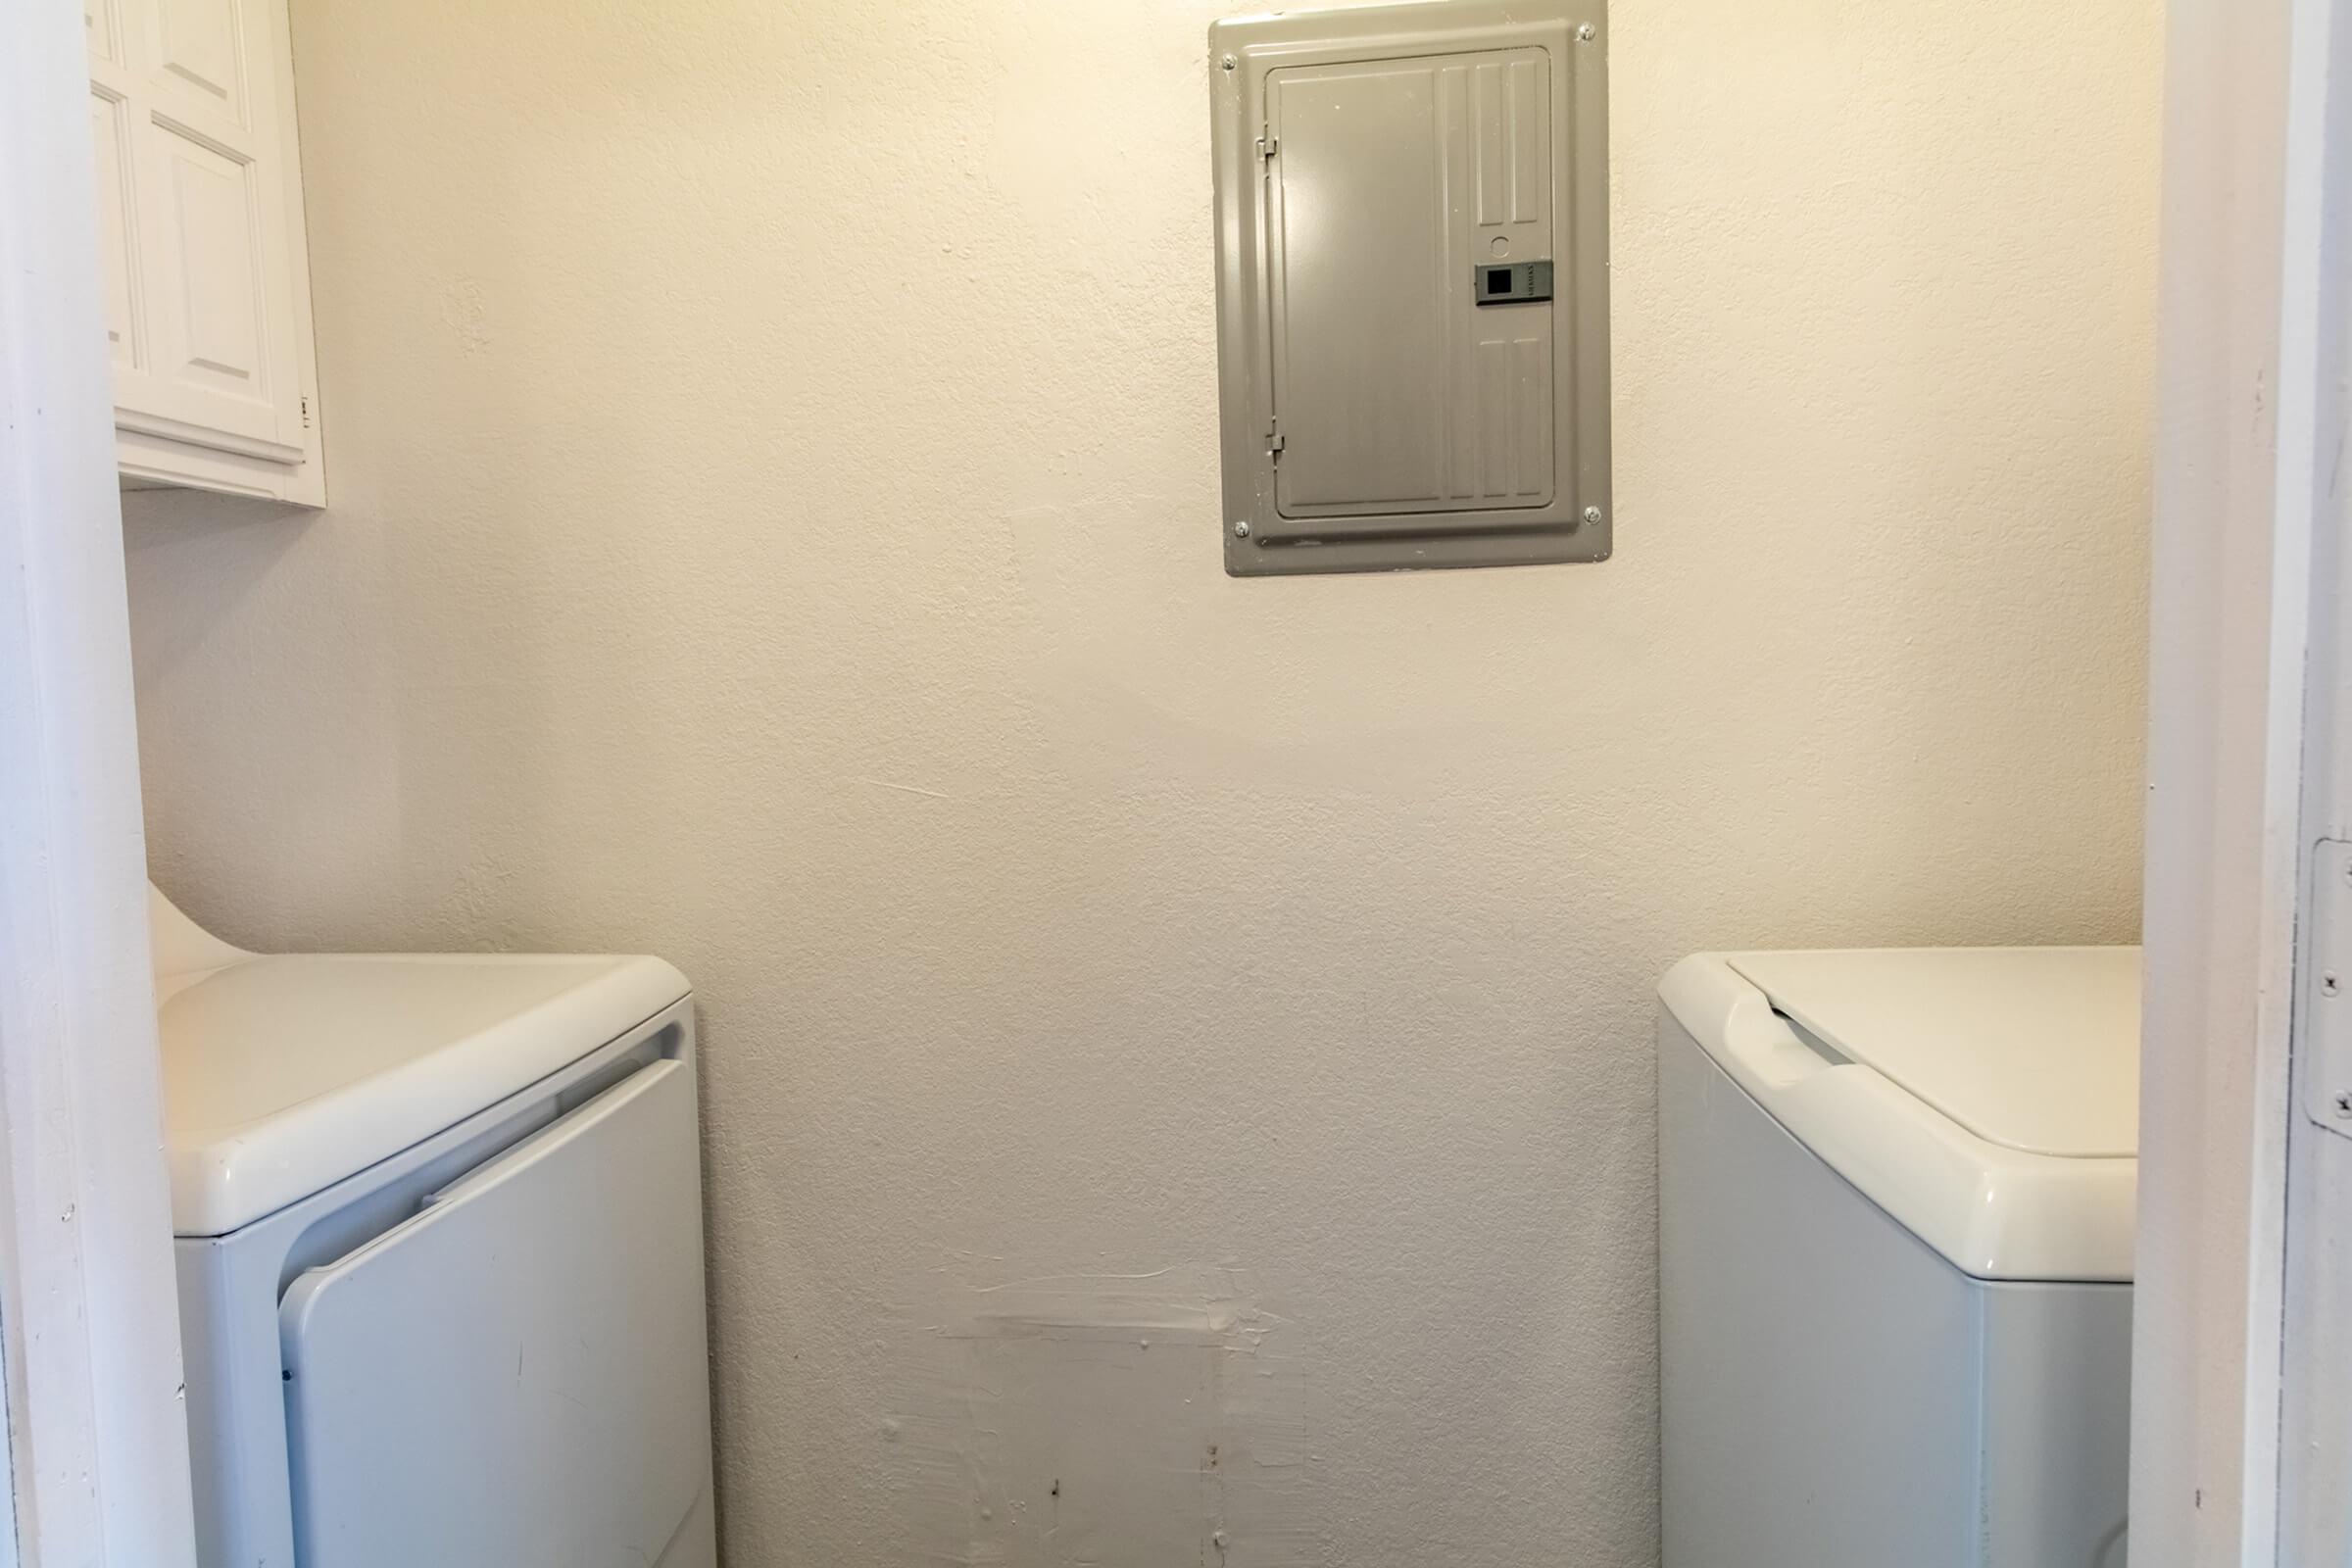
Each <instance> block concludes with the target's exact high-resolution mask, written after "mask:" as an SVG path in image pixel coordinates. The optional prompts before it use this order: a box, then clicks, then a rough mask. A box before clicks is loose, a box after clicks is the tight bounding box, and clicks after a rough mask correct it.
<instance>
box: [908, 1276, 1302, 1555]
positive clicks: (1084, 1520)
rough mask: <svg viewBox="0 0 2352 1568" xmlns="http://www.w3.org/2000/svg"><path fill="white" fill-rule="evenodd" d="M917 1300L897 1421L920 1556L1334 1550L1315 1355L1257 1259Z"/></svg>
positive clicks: (985, 1283)
mask: <svg viewBox="0 0 2352 1568" xmlns="http://www.w3.org/2000/svg"><path fill="white" fill-rule="evenodd" d="M926 1285H927V1299H920V1300H919V1303H918V1304H917V1305H916V1306H915V1307H913V1308H912V1309H911V1310H910V1311H909V1313H908V1324H909V1329H910V1331H911V1336H912V1338H913V1340H914V1341H915V1346H916V1349H917V1360H918V1364H920V1365H922V1366H924V1367H925V1368H926V1369H927V1370H926V1372H925V1373H924V1374H923V1382H922V1384H921V1386H920V1387H919V1388H918V1389H917V1391H916V1395H915V1397H914V1399H913V1400H912V1401H911V1403H910V1406H909V1408H907V1410H905V1411H904V1412H902V1413H901V1414H899V1415H898V1416H896V1417H894V1418H893V1419H892V1420H891V1421H890V1422H889V1423H888V1424H887V1425H886V1426H885V1428H884V1437H885V1439H886V1441H887V1442H888V1443H889V1445H890V1446H891V1450H892V1452H893V1453H894V1454H895V1455H896V1459H897V1463H896V1471H897V1473H896V1476H895V1481H896V1484H897V1487H898V1495H899V1496H900V1498H901V1499H902V1502H903V1504H904V1506H905V1507H906V1509H907V1523H908V1524H909V1525H910V1526H911V1527H912V1529H913V1531H914V1533H915V1536H916V1539H917V1540H918V1542H919V1544H920V1549H921V1552H922V1560H924V1561H926V1562H936V1563H943V1564H951V1565H955V1568H1122V1565H1130V1564H1148V1565H1152V1568H1163V1565H1167V1568H1173V1565H1179V1564H1201V1565H1203V1568H1304V1565H1305V1564H1308V1563H1310V1562H1314V1561H1318V1560H1320V1559H1319V1557H1318V1556H1317V1549H1318V1547H1317V1544H1318V1542H1319V1540H1320V1537H1319V1535H1318V1533H1317V1531H1316V1530H1315V1528H1314V1519H1313V1509H1312V1481H1313V1472H1314V1460H1313V1456H1312V1455H1311V1453H1310V1452H1309V1451H1308V1446H1307V1431H1306V1415H1305V1411H1306V1400H1305V1392H1306V1357H1305V1354H1304V1349H1303V1346H1302V1344H1301V1343H1300V1335H1299V1328H1298V1325H1296V1324H1295V1323H1292V1322H1290V1321H1289V1320H1287V1319H1284V1318H1281V1317H1278V1316H1276V1315H1275V1314H1273V1313H1271V1312H1268V1311H1266V1310H1264V1309H1263V1308H1262V1307H1260V1306H1259V1305H1258V1304H1257V1300H1256V1288H1255V1283H1254V1281H1253V1280H1252V1279H1251V1278H1250V1275H1249V1274H1248V1272H1247V1271H1245V1270H1242V1269H1239V1268H1235V1267H1231V1266H1220V1265H1196V1266H1185V1267H1173V1268H1165V1269H1159V1270H1154V1271H1152V1272H1150V1273H1144V1274H1108V1273H1105V1274H1081V1275H1066V1276H1057V1277H1053V1278H1045V1279H1020V1280H1004V1281H991V1280H989V1279H987V1278H986V1274H985V1264H984V1263H981V1262H980V1261H978V1260H959V1262H958V1263H957V1264H956V1265H952V1266H950V1267H948V1268H943V1269H941V1270H939V1271H937V1272H936V1273H935V1275H934V1276H933V1278H932V1279H931V1280H930V1281H928V1282H926Z"/></svg>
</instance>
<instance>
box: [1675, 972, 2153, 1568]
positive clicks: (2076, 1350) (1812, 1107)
mask: <svg viewBox="0 0 2352 1568" xmlns="http://www.w3.org/2000/svg"><path fill="white" fill-rule="evenodd" d="M1659 999H1660V1001H1661V1003H1662V1004H1663V1006H1662V1008H1661V1010H1660V1013H1659V1024H1658V1181H1659V1193H1658V1207H1659V1260H1658V1291H1659V1340H1660V1344H1659V1353H1660V1360H1661V1372H1662V1389H1661V1398H1660V1420H1661V1426H1662V1439H1663V1443H1662V1448H1663V1464H1662V1470H1663V1474H1662V1486H1663V1501H1662V1506H1663V1519H1662V1534H1663V1542H1662V1544H1663V1556H1664V1568H1898V1565H1899V1568H1995V1565H2003V1564H2013V1565H2017V1568H2060V1565H2065V1568H2122V1565H2123V1564H2124V1562H2125V1554H2126V1543H2125V1531H2124V1518H2125V1491H2126V1475H2127V1468H2128V1466H2127V1457H2128V1451H2129V1448H2128V1446H2129V1442H2130V1432H2131V1392H2130V1389H2131V1250H2132V1229H2133V1204H2134V1199H2135V1196H2136V1187H2137V1179H2138V1160H2137V1147H2138V1146H2137V1131H2138V1105H2139V1096H2138V1086H2139V953H2138V950H2137V949H2135V948H2005V949H1940V950H1899V949H1895V950H1884V951H1876V952H1842V953H1735V954H1705V955H1700V956H1696V957H1692V958H1686V959H1685V960H1683V962H1681V963H1679V964H1677V965H1676V966H1675V967H1674V969H1673V970H1672V971H1671V972H1669V973H1668V975H1667V976H1666V979H1665V982H1664V984H1663V985H1662V986H1661V987H1660V988H1659Z"/></svg>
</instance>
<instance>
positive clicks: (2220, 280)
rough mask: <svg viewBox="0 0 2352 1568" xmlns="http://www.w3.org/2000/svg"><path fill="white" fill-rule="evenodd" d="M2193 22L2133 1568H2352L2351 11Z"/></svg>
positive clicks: (2149, 888) (2274, 0) (2170, 185)
mask: <svg viewBox="0 0 2352 1568" xmlns="http://www.w3.org/2000/svg"><path fill="white" fill-rule="evenodd" d="M2171 21H2172V26H2171V37H2170V40H2169V45H2170V47H2169V58H2170V66H2169V78H2170V79H2169V82H2168V92H2167V109H2166V114H2167V122H2168V123H2167V126H2166V136H2165V144H2166V158H2165V194H2164V213H2165V232H2164V266H2163V279H2164V281H2163V286H2162V296H2161V297H2162V306H2161V318H2162V323H2161V335H2162V340H2163V341H2162V346H2161V347H2162V352H2161V355H2160V366H2161V369H2160V376H2161V381H2162V385H2161V388H2160V400H2159V406H2160V409H2161V416H2160V421H2159V429H2158V449H2157V467H2156V494H2155V515H2154V536H2153V545H2154V552H2153V554H2154V584H2153V593H2152V596H2151V604H2150V617H2151V636H2150V643H2151V655H2150V693H2149V697H2150V722H2149V763H2148V779H2149V801H2148V820H2147V882H2146V895H2145V897H2146V912H2145V919H2144V928H2143V940H2144V942H2145V945H2146V958H2147V982H2146V993H2145V1001H2146V1027H2145V1037H2144V1044H2143V1054H2142V1064H2141V1066H2142V1070H2141V1094H2140V1102H2141V1129H2140V1216H2139V1227H2140V1229H2139V1259H2138V1269H2137V1289H2136V1294H2135V1304H2134V1316H2135V1331H2134V1341H2135V1343H2134V1353H2133V1367H2132V1403H2133V1412H2132V1457H2131V1557H2132V1562H2133V1564H2134V1568H2225V1565H2227V1568H2240V1565H2247V1568H2251V1565H2263V1568H2271V1565H2280V1568H2302V1565H2306V1564H2308V1565H2311V1568H2320V1565H2322V1564H2329V1565H2340V1564H2342V1563H2344V1562H2345V1561H2346V1560H2347V1551H2348V1549H2352V1513H2348V1512H2347V1504H2348V1502H2352V1492H2347V1483H2348V1482H2352V1459H2348V1458H2347V1450H2348V1448H2352V1444H2348V1443H2347V1440H2348V1439H2352V1417H2348V1416H2347V1414H2346V1409H2347V1404H2346V1400H2345V1398H2344V1397H2343V1395H2342V1393H2341V1391H2342V1390H2344V1389H2346V1388H2348V1387H2352V1332H2347V1330H2346V1328H2345V1326H2344V1325H2342V1324H2341V1323H2339V1322H2337V1321H2335V1320H2336V1318H2337V1315H2338V1311H2337V1310H2336V1309H2332V1308H2336V1307H2338V1305H2339V1304H2340V1303H2342V1302H2344V1301H2346V1300H2352V1296H2347V1294H2346V1291H2345V1286H2346V1284H2347V1283H2352V1269H2347V1268H2346V1266H2345V1263H2344V1260H2343V1259H2342V1258H2341V1257H2339V1256H2338V1252H2339V1251H2340V1250H2341V1248H2342V1247H2343V1245H2344V1243H2345V1241H2346V1239H2347V1238H2348V1237H2352V1139H2347V1138H2344V1137H2342V1136H2340V1135H2339V1134H2338V1132H2337V1131H2336V1130H2335V1129H2334V1128H2332V1127H2328V1126H2326V1125H2324V1124H2322V1123H2319V1122H2316V1121H2315V1120H2314V1119H2313V1118H2312V1117H2311V1116H2310V1115H2309V1114H2308V1113H2307V1110H2306V1108H2305V1106H2304V1105H2303V1104H2302V1103H2301V1097H2300V1096H2299V1094H2298V1092H2297V1091H2298V1085H2297V1083H2296V1081H2295V1080H2296V1077H2297V1075H2298V1074H2304V1073H2307V1072H2308V1071H2309V1070H2310V1069H2311V1068H2312V1067H2313V1065H2314V1060H2315V1054H2314V1053H2315V1048H2314V1045H2313V1038H2312V1034H2311V1029H2310V1026H2309V1021H2308V1020H2307V1019H2302V1018H2299V1017H2298V1000H2299V987H2310V986H2313V985H2316V984H2317V983H2318V982H2319V980H2320V977H2321V976H2322V975H2323V974H2324V973H2327V972H2331V971H2332V969H2333V967H2334V966H2333V964H2332V963H2331V962H2328V961H2320V962H2314V961H2312V958H2311V956H2310V955H2309V954H2299V953H2298V937H2299V935H2300V936H2301V937H2302V938H2303V939H2304V940H2305V941H2308V940H2309V938H2310V934H2311V932H2312V930H2313V929H2314V927H2313V922H2312V921H2311V919H2310V913H2311V910H2310V906H2309V902H2308V897H2307V894H2308V883H2309V878H2310V875H2311V871H2312V866H2313V863H2314V859H2315V856H2314V850H2315V846H2316V845H2318V844H2319V843H2320V841H2322V840H2326V839H2330V838H2341V837H2346V836H2347V826H2348V825H2352V722H2347V720H2348V719H2352V704H2348V703H2347V697H2348V695H2352V658H2348V656H2352V643H2347V641H2346V640H2344V639H2341V638H2339V637H2338V635H2337V628H2338V624H2339V622H2340V620H2341V619H2342V607H2343V606H2344V605H2345V604H2346V603H2347V602H2348V598H2352V578H2347V576H2346V575H2345V572H2346V569H2347V556H2348V554H2352V553H2347V552H2346V551H2344V550H2343V549H2342V548H2341V543H2342V538H2343V535H2344V532H2345V525H2346V519H2347V513H2346V510H2345V508H2346V503H2347V497H2348V496H2352V464H2345V462H2344V460H2345V459H2346V457H2347V450H2346V445H2345V443H2346V439H2347V437H2348V436H2352V427H2347V425H2346V422H2345V413H2346V403H2345V398H2344V394H2343V377H2344V376H2345V375H2346V373H2347V372H2348V371H2352V356H2348V355H2347V352H2346V346H2347V339H2346V335H2345V333H2346V305H2347V301H2348V299H2352V267H2348V266H2347V262H2348V260H2352V251H2348V250H2347V248H2346V245H2345V243H2344V242H2345V232H2346V220H2347V216H2348V215H2347V202H2348V199H2352V138H2348V137H2347V134H2346V132H2347V128H2348V124H2347V117H2346V105H2345V103H2344V101H2343V100H2344V99H2345V97H2346V93H2347V89H2348V88H2352V68H2348V66H2347V47H2348V46H2352V25H2348V23H2352V0H2173V3H2172V7H2171ZM2343 978H2345V979H2352V963H2347V964H2346V965H2345V967H2344V971H2343ZM2339 988H2340V989H2343V990H2344V991H2345V993H2346V996H2345V1000H2344V1002H2343V1005H2345V1006H2347V1007H2352V987H2345V986H2343V985H2342V982H2341V980H2339ZM2324 1016H2325V1015H2324ZM2315 1392H2316V1393H2319V1394H2321V1395H2322V1396H2323V1397H2310V1396H2312V1395H2313V1394H2314V1393H2315Z"/></svg>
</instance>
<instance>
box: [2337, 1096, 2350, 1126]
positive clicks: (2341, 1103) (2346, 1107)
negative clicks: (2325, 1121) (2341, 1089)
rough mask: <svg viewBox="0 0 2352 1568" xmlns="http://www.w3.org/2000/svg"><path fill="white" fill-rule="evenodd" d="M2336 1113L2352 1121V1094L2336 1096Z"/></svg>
mask: <svg viewBox="0 0 2352 1568" xmlns="http://www.w3.org/2000/svg"><path fill="white" fill-rule="evenodd" d="M2335 1113H2336V1115H2337V1116H2338V1117H2340V1118H2342V1119H2344V1120H2346V1121H2352V1094H2341V1095H2338V1096H2336V1097H2335Z"/></svg>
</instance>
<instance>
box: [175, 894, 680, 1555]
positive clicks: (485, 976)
mask: <svg viewBox="0 0 2352 1568" xmlns="http://www.w3.org/2000/svg"><path fill="white" fill-rule="evenodd" d="M151 912H152V915H153V922H152V923H153V928H154V936H155V951H156V999H157V1006H158V1014H159V1021H160V1026H161V1033H162V1038H163V1053H164V1057H163V1059H164V1092H165V1106H166V1121H167V1127H168V1138H167V1142H168V1146H169V1154H170V1161H171V1172H172V1219H173V1228H174V1230H175V1231H176V1232H177V1233H178V1241H177V1250H178V1273H179V1301H180V1322H181V1334H182V1341H183V1352H184V1355H185V1358H186V1363H187V1400H188V1425H189V1437H190V1440H191V1447H192V1449H193V1454H194V1461H195V1492H196V1511H197V1536H198V1553H199V1559H200V1561H201V1562H202V1563H204V1564H205V1565H206V1568H296V1565H297V1564H299V1565H300V1568H417V1565H419V1564H425V1563H430V1564H434V1565H435V1568H608V1565H609V1568H624V1565H625V1568H646V1565H648V1564H654V1565H658V1568H711V1565H712V1564H713V1563H714V1562H715V1561H716V1544H715V1532H714V1528H713V1519H712V1512H711V1417H710V1374H709V1365H708V1359H707V1353H706V1339H705V1324H704V1298H703V1227H702V1195H701V1172H700V1159H699V1155H698V1137H697V1117H696V1097H695V1075H694V1019H693V1010H692V1006H691V999H690V997H689V994H688V989H687V985H686V981H685V979H684V977H683V976H681V975H680V974H679V973H678V972H677V970H675V969H673V968H671V967H670V966H669V965H668V964H666V963H663V962H662V961H661V960H660V959H658V958H644V957H560V956H512V955H450V956H400V955H375V956H347V955H331V956H330V955H315V956H256V955H253V954H249V953H244V952H241V951H239V950H237V949H235V948H231V947H229V946H228V945H227V944H225V943H221V942H219V941H217V940H215V939H214V938H212V937H210V936H208V935H207V934H205V933H204V932H203V931H201V930H199V929H198V928H197V927H196V926H195V925H194V924H193V923H192V922H190V921H189V920H188V919H187V918H186V917H185V916H184V915H182V914H180V913H179V911H178V910H176V909H174V908H173V907H172V906H171V905H170V904H169V903H168V902H166V901H165V900H164V899H163V897H162V895H160V894H154V895H153V896H152V906H151Z"/></svg>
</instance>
